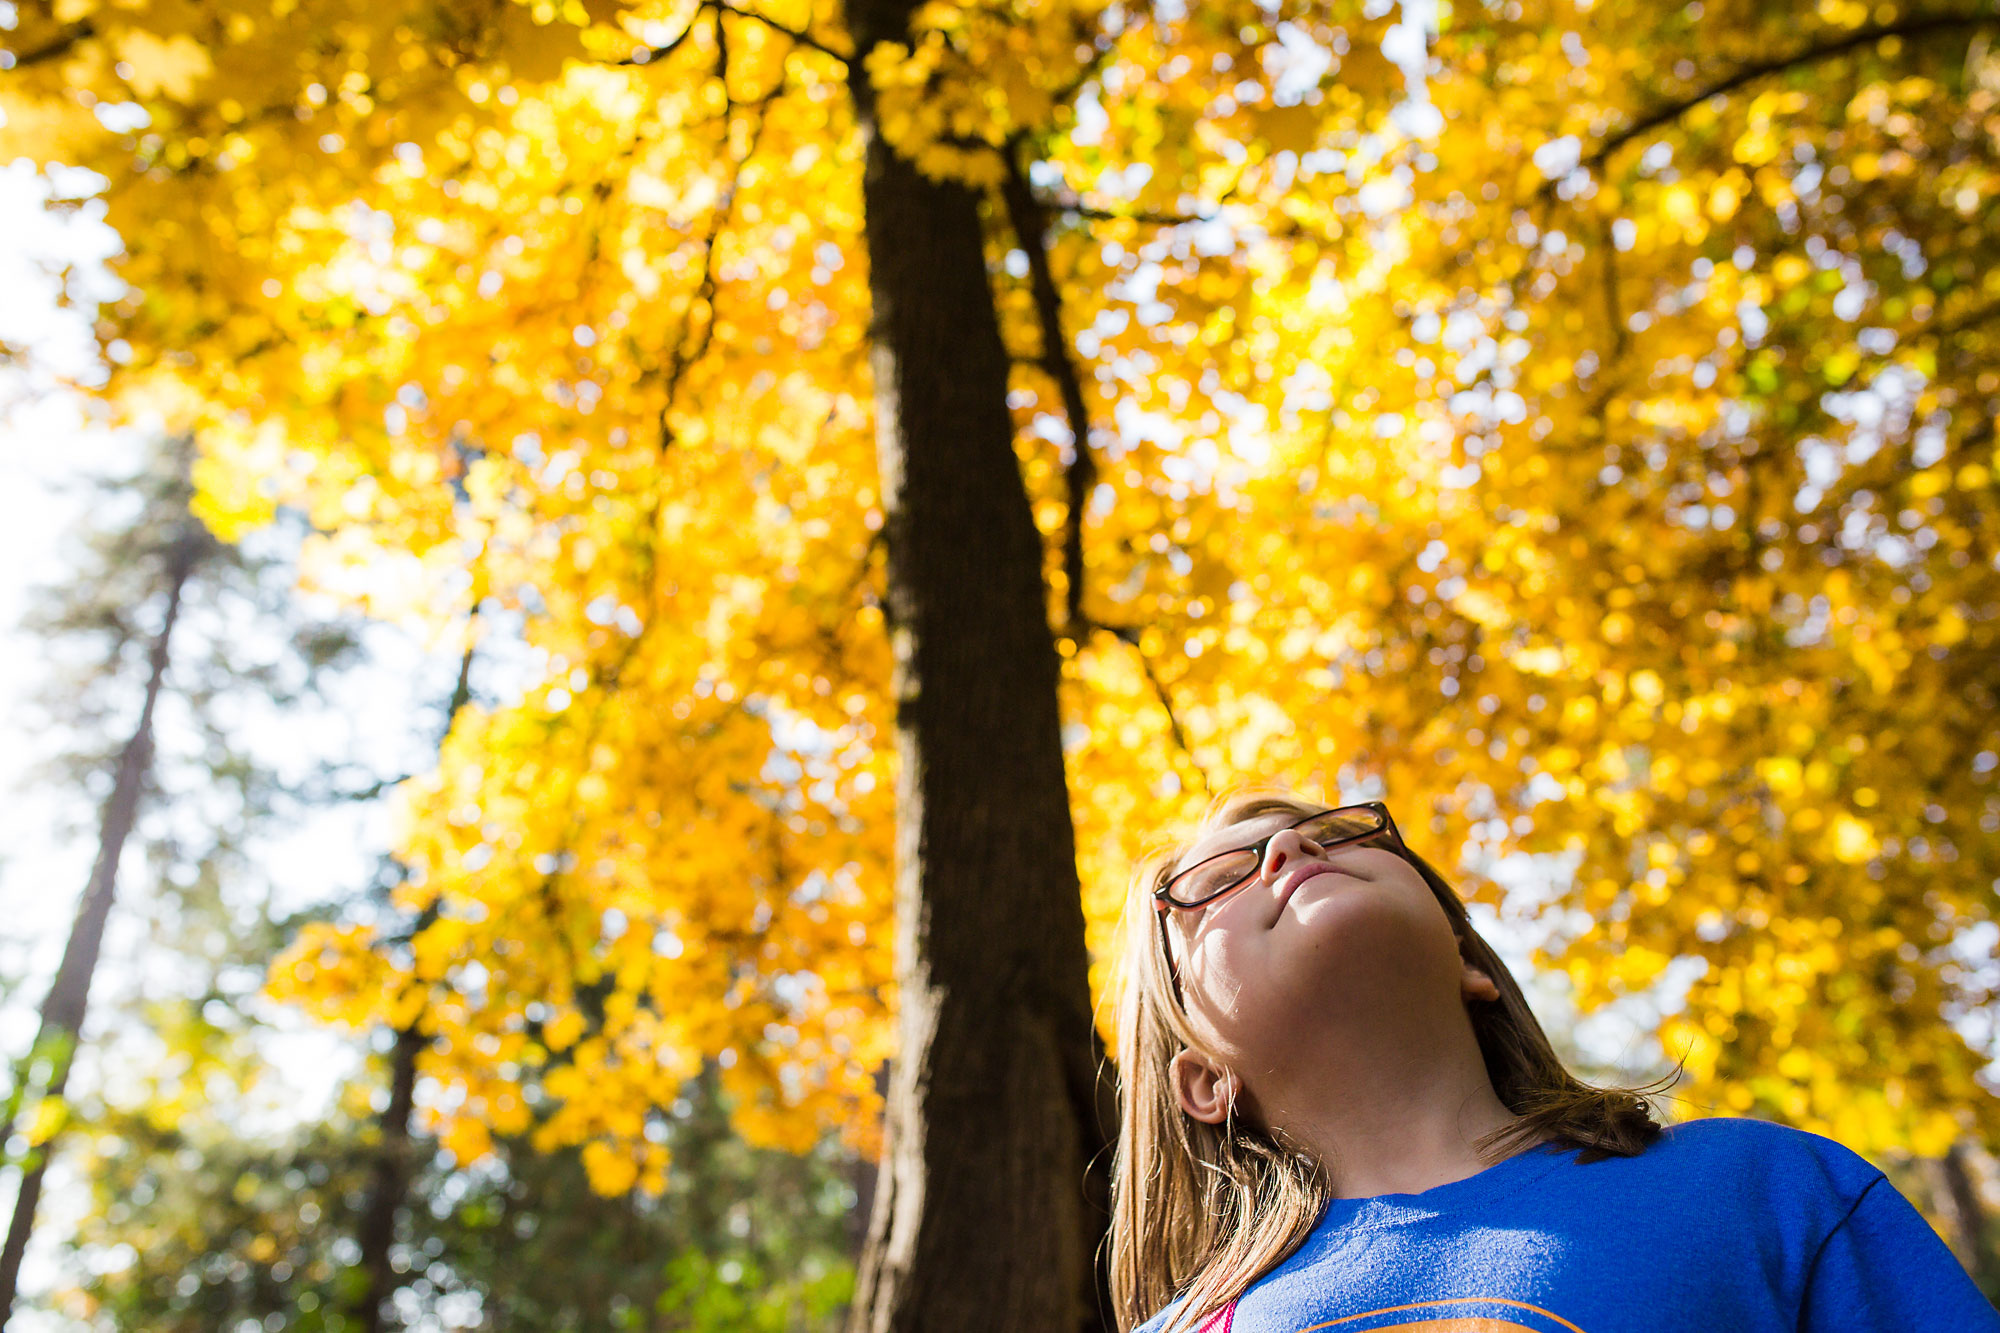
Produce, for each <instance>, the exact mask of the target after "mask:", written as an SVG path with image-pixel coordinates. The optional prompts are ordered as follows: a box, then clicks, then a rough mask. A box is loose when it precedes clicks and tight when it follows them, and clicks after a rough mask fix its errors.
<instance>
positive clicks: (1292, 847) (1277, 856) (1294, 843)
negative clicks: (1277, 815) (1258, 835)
mask: <svg viewBox="0 0 2000 1333" xmlns="http://www.w3.org/2000/svg"><path fill="white" fill-rule="evenodd" d="M1306 846H1307V843H1306V840H1305V839H1304V838H1302V837H1300V836H1299V831H1298V830H1297V829H1293V828H1288V829H1280V830H1278V832H1277V833H1276V835H1274V836H1273V837H1272V839H1271V841H1270V843H1269V844H1268V845H1266V846H1265V848H1264V867H1263V872H1262V873H1263V876H1264V878H1265V879H1270V878H1272V877H1274V876H1275V875H1276V874H1277V873H1278V872H1279V871H1280V870H1283V869H1284V868H1285V867H1286V866H1288V865H1290V864H1291V863H1292V862H1293V861H1294V860H1296V859H1297V858H1298V857H1300V856H1303V855H1305V849H1306Z"/></svg>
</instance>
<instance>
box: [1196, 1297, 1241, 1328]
mask: <svg viewBox="0 0 2000 1333" xmlns="http://www.w3.org/2000/svg"><path fill="white" fill-rule="evenodd" d="M1218 1319H1219V1320H1221V1321H1222V1322H1221V1323H1220V1324H1218V1323H1216V1320H1218ZM1235 1322H1236V1302H1235V1301H1231V1302H1230V1303H1229V1304H1227V1305H1225V1306H1223V1307H1222V1308H1221V1309H1220V1310H1217V1311H1216V1312H1215V1313H1214V1314H1212V1315H1210V1316H1209V1317H1208V1318H1207V1319H1205V1320H1203V1321H1202V1325H1201V1327H1200V1328H1199V1329H1197V1330H1196V1333H1229V1326H1230V1325H1231V1324H1233V1323H1235Z"/></svg>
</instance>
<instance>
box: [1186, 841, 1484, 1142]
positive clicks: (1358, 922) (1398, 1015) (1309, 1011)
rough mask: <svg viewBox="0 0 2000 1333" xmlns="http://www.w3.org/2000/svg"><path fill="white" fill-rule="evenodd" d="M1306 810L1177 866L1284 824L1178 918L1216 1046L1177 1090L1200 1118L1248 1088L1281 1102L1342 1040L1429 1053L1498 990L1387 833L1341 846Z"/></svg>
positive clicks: (1192, 1001) (1196, 1058)
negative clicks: (1303, 1066)
mask: <svg viewBox="0 0 2000 1333" xmlns="http://www.w3.org/2000/svg"><path fill="white" fill-rule="evenodd" d="M1297 818H1298V816H1297V815H1295V814H1291V813H1288V812H1285V811H1273V812H1271V813H1268V814H1261V815H1257V816H1255V817H1253V818H1250V819H1246V820H1244V821H1242V822H1241V823H1237V824H1232V825H1229V826H1227V827H1225V828H1221V829H1217V830H1215V831H1214V832H1212V833H1210V834H1207V835H1205V836H1204V837H1202V838H1201V839H1200V840H1199V841H1198V842H1196V843H1195V845H1194V846H1193V847H1191V848H1190V849H1189V850H1188V851H1187V852H1186V854H1184V855H1183V856H1182V857H1181V858H1180V859H1179V861H1177V862H1176V864H1175V866H1174V869H1175V870H1180V869H1183V868H1185V867H1187V866H1191V865H1193V864H1195V863H1196V862H1197V861H1200V860H1202V859H1203V858H1205V857H1208V856H1213V855H1215V854H1216V853H1218V852H1223V851H1227V850H1229V849H1230V848H1232V847H1242V846H1246V845H1248V844H1251V843H1254V842H1256V841H1257V840H1258V839H1259V838H1262V837H1264V836H1265V835H1266V834H1269V833H1271V832H1272V830H1274V829H1278V830H1281V831H1280V832H1278V833H1277V834H1276V836H1274V837H1272V839H1271V843H1270V846H1269V847H1268V848H1267V849H1266V851H1265V855H1264V860H1263V864H1262V865H1261V866H1260V867H1259V869H1258V872H1257V873H1256V874H1255V875H1253V876H1252V877H1251V878H1250V879H1249V880H1247V881H1245V882H1244V883H1243V884H1242V885H1240V886H1238V887H1237V888H1236V889H1234V890H1232V891H1230V892H1229V893H1228V894H1227V895H1225V896H1223V897H1221V898H1218V899H1215V900H1214V901H1212V902H1210V903H1208V904H1206V905H1205V906H1203V907H1199V908H1194V909H1190V910H1178V909H1177V910H1172V911H1170V912H1169V913H1168V920H1167V936H1168V940H1169V942H1170V951H1171V955H1172V960H1173V965H1174V968H1175V970H1176V972H1177V974H1178V976H1179V978H1180V986H1181V993H1182V995H1183V997H1184V999H1185V1002H1186V1008H1187V1013H1188V1017H1189V1019H1190V1020H1191V1021H1192V1023H1193V1025H1194V1027H1195V1029H1196V1031H1197V1032H1199V1033H1200V1034H1201V1035H1202V1036H1203V1038H1204V1044H1206V1045H1207V1046H1209V1047H1210V1048H1211V1049H1210V1050H1209V1051H1208V1052H1195V1051H1189V1052H1184V1053H1183V1054H1182V1056H1180V1057H1178V1058H1177V1060H1176V1083H1177V1091H1179V1093H1180V1094H1181V1102H1182V1105H1183V1107H1184V1109H1186V1110H1187V1111H1188V1113H1189V1114H1190V1115H1194V1116H1196V1118H1197V1119H1202V1120H1211V1121H1219V1120H1220V1119H1221V1117H1222V1115H1225V1114H1226V1113H1227V1111H1228V1105H1227V1103H1229V1102H1233V1101H1234V1100H1235V1098H1236V1096H1237V1094H1238V1092H1239V1091H1243V1090H1247V1091H1249V1092H1250V1093H1251V1094H1252V1095H1253V1098H1255V1099H1257V1100H1262V1101H1266V1102H1268V1101H1270V1100H1271V1098H1272V1097H1273V1096H1277V1097H1279V1098H1280V1099H1281V1094H1282V1088H1283V1087H1284V1085H1285V1084H1286V1082H1287V1077H1288V1073H1289V1072H1290V1071H1292V1070H1293V1069H1294V1068H1295V1067H1296V1066H1297V1065H1299V1064H1300V1063H1301V1062H1302V1061H1307V1060H1317V1059H1319V1058H1320V1057H1323V1056H1325V1055H1326V1054H1327V1053H1328V1051H1329V1049H1344V1050H1348V1051H1355V1050H1360V1049H1363V1048H1372V1047H1378V1046H1384V1045H1385V1044H1386V1046H1388V1047H1389V1048H1394V1047H1395V1046H1396V1045H1397V1044H1398V1040H1399V1037H1400V1038H1402V1039H1407V1042H1414V1043H1417V1045H1416V1047H1415V1048H1414V1049H1421V1043H1422V1042H1423V1040H1424V1034H1425V1032H1426V1031H1427V1030H1430V1029H1431V1028H1432V1027H1433V1025H1435V1024H1437V1023H1440V1022H1449V1021H1453V1020H1454V1018H1455V1020H1456V1021H1458V1022H1463V1021H1464V1014H1465V1010H1464V1002H1465V999H1466V998H1467V997H1471V996H1479V997H1482V998H1488V999H1491V998H1495V997H1497V995H1498V993H1499V992H1498V988H1497V987H1495V986H1494V984H1493V982H1492V979H1491V978H1489V977H1487V976H1486V974H1485V973H1484V972H1482V971H1480V970H1479V969H1477V968H1475V967H1472V966H1471V965H1470V964H1469V963H1466V962H1465V961H1464V959H1463V958H1462V956H1461V955H1460V952H1459V944H1458V937H1457V935H1456V934H1455V933H1454V932H1453V930H1452V925H1451V921H1450V919H1449V918H1448V917H1447V916H1446V915H1445V910H1444V907H1443V906H1442V904H1440V903H1439V902H1438V900H1437V898H1436V897H1435V896H1434V895H1433V894H1432V893H1431V889H1430V886H1429V885H1428V884H1427V883H1426V882H1425V881H1424V878H1423V876H1422V875H1420V874H1418V872H1417V869H1416V867H1415V866H1413V865H1411V864H1410V863H1409V862H1408V861H1406V860H1404V859H1403V857H1402V856H1400V855H1399V854H1397V852H1396V851H1394V850H1393V849H1392V848H1391V846H1389V845H1388V844H1387V843H1386V841H1385V840H1382V839H1377V840H1373V841H1369V842H1363V843H1348V844H1346V845H1345V846H1341V847H1337V848H1334V849H1333V850H1331V851H1328V850H1326V849H1324V848H1321V847H1320V846H1318V845H1317V844H1315V843H1312V842H1309V841H1307V840H1305V839H1304V838H1302V837H1300V836H1299V834H1298V832H1297V831H1296V830H1294V829H1290V828H1285V827H1284V826H1285V825H1288V824H1290V823H1292V822H1293V821H1294V820H1296V819H1297ZM1384 1039H1388V1040H1387V1042H1386V1043H1385V1040H1384ZM1183 1064H1186V1065H1188V1066H1189V1068H1187V1069H1182V1068H1180V1066H1182V1065H1183ZM1232 1077H1233V1078H1234V1079H1236V1080H1238V1081H1239V1082H1240V1084H1241V1087H1240V1088H1239V1087H1236V1086H1230V1085H1229V1080H1230V1078H1232ZM1191 1093H1192V1094H1193V1096H1192V1097H1191V1096H1190V1094H1191ZM1218 1100H1219V1101H1221V1102H1222V1103H1224V1104H1222V1105H1221V1106H1220V1107H1219V1109H1218V1107H1217V1106H1216V1105H1215V1103H1216V1102H1217V1101H1218ZM1191 1103H1192V1104H1191ZM1270 1109H1272V1110H1275V1109H1276V1108H1275V1107H1271V1108H1270ZM1210 1111H1217V1114H1214V1115H1211V1114H1209V1112H1210Z"/></svg>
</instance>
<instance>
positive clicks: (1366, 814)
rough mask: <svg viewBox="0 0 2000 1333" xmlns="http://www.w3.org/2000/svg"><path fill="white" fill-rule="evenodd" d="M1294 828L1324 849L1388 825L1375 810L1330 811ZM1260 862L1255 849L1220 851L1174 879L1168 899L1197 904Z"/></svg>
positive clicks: (1237, 879) (1251, 872) (1243, 877)
mask: <svg viewBox="0 0 2000 1333" xmlns="http://www.w3.org/2000/svg"><path fill="white" fill-rule="evenodd" d="M1293 827H1295V828H1296V829H1298V831H1299V836H1300V837H1301V838H1304V839H1305V840H1306V841H1307V842H1311V843H1316V844H1318V845H1319V846H1321V847H1325V846H1327V845H1328V844H1329V843H1337V842H1348V841H1351V840H1353V839H1355V838H1362V837H1366V836H1367V835H1369V834H1371V833H1380V832H1381V831H1382V830H1383V829H1385V828H1387V827H1388V822H1387V821H1386V820H1385V819H1383V817H1382V814H1381V812H1380V811H1376V810H1329V811H1328V812H1327V813H1325V814H1323V815H1317V816H1315V817H1314V818H1312V819H1309V820H1307V821H1305V822H1304V823H1302V824H1296V825H1294V826H1293ZM1261 861H1262V855H1261V853H1260V852H1259V851H1258V849H1257V848H1255V847H1239V848H1237V849H1236V850H1235V851H1230V852H1223V853H1222V854H1220V855H1218V856H1214V857H1211V858H1210V859H1208V860H1206V861H1203V862H1202V863H1201V864H1200V865H1198V866H1196V867H1194V868H1193V869H1192V870H1190V871H1188V872H1187V873H1186V874H1185V875H1183V876H1181V877H1180V879H1178V880H1176V881H1175V882H1174V886H1173V890H1172V892H1171V893H1170V894H1169V897H1170V898H1171V899H1172V901H1174V902H1178V903H1196V902H1200V901H1201V900H1202V899H1203V898H1210V897H1213V896H1214V895H1216V894H1218V893H1221V892H1222V891H1223V890H1224V889H1227V888H1230V887H1232V886H1233V885H1235V884H1236V883H1237V882H1238V881H1240V880H1245V879H1248V878H1249V877H1250V876H1251V875H1253V874H1255V873H1256V871H1257V867H1258V865H1259V864H1260V863H1261Z"/></svg>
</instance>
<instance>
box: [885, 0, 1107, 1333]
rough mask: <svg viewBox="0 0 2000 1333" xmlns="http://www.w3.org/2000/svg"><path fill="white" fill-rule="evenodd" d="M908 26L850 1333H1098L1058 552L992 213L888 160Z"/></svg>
mask: <svg viewBox="0 0 2000 1333" xmlns="http://www.w3.org/2000/svg"><path fill="white" fill-rule="evenodd" d="M911 8H912V4H911V3H910V0H857V3H855V4H854V5H853V6H852V7H851V10H850V16H851V19H852V24H853V31H854V34H855V37H856V46H857V48H858V49H859V51H860V53H861V55H860V56H858V57H857V58H856V60H855V62H854V66H853V67H854V69H855V74H854V76H853V86H854V95H855V99H856V105H857V107H858V109H859V111H860V113H861V121H862V126H863V134H864V137H865V138H866V140H867V160H866V167H865V171H866V175H865V179H864V186H863V190H864V202H865V206H866V211H867V230H868V252H869V263H870V266H871V267H870V284H871V290H872V295H873V301H874V318H873V329H872V334H873V344H874V346H873V363H874V372H875V394H876V416H877V441H878V449H879V453H880V460H881V477H882V492H883V495H882V505H883V510H884V512H885V516H886V525H885V536H886V538H887V541H888V557H889V576H888V610H889V621H890V633H891V636H892V641H893V644H894V649H895V686H894V688H895V697H896V710H897V711H896V741H897V754H898V758H899V761H900V772H899V775H898V779H897V792H896V797H897V831H896V878H895V892H896V911H897V922H898V925H897V941H896V943H897V979H898V990H899V997H900V1028H899V1045H898V1052H897V1057H896V1062H895V1066H894V1069H893V1071H892V1075H891V1079H890V1087H889V1099H888V1123H887V1147H886V1149H885V1154H884V1159H883V1163H882V1169H881V1172H880V1176H879V1180H878V1183H877V1188H876V1197H875V1204H874V1212H873V1215H872V1218H871V1221H870V1226H869V1238H868V1244H867V1247H866V1250H865V1252H864V1254H863V1256H862V1265H861V1272H860V1280H859V1286H858V1290H857V1292H856V1297H855V1305H854V1308H853V1312H852V1315H851V1318H850V1323H849V1327H850V1329H852V1330H854V1333H918V1331H919V1330H924V1331H926V1333H928V1331H929V1330H943V1329H954V1330H955V1329H968V1330H970V1329H1006V1330H1013V1329H1035V1330H1047V1331H1051V1333H1053V1331H1055V1330H1064V1331H1067V1330H1085V1329H1098V1328H1102V1327H1105V1326H1106V1325H1107V1324H1108V1322H1109V1314H1108V1311H1107V1310H1104V1309H1103V1308H1102V1307H1101V1304H1100V1301H1099V1299H1098V1294H1097V1293H1098V1287H1097V1282H1096V1279H1095V1277H1094V1264H1093V1254H1094V1251H1095V1249H1096V1246H1097V1242H1098V1239H1099V1237H1100V1236H1101V1235H1102V1234H1103V1228H1104V1223H1105V1216H1104V1214H1103V1212H1102V1210H1101V1206H1100V1202H1099V1201H1098V1200H1093V1199H1091V1198H1090V1197H1089V1196H1088V1194H1087V1189H1086V1181H1085V1176H1086V1171H1087V1170H1088V1169H1089V1168H1090V1167H1091V1166H1092V1165H1093V1164H1094V1162H1095V1159H1096V1158H1097V1157H1098V1155H1099V1153H1100V1151H1101V1149H1102V1147H1103V1145H1104V1143H1105V1136H1106V1133H1107V1132H1108V1130H1109V1123H1110V1122H1109V1121H1108V1120H1107V1119H1106V1118H1105V1117H1104V1115H1103V1114H1102V1112H1101V1110H1100V1108H1101V1107H1103V1106H1104V1105H1105V1101H1104V1099H1103V1096H1102V1085H1101V1084H1100V1080H1099V1062H1098V1060H1097V1058H1096V1046H1095V1042H1094V1036H1093V1031H1094V1030H1093V1027H1092V1023H1091V1014H1090V1001H1089V991H1088V985H1087V981H1086V968H1087V958H1086V955H1085V951H1084V945H1083V912H1082V905H1081V901H1080V895H1079V891H1078V884H1077V877H1076V858H1075V847H1074V836H1073V834H1072V831H1071V827H1070V813H1069V793H1068V788H1067V785H1066V783H1065V780H1064V773H1063V756H1062V743H1061V735H1060V725H1059V715H1058V707H1057V694H1056V690H1057V681H1058V665H1057V659H1056V653H1055V645H1054V642H1053V639H1052V637H1051V635H1050V633H1049V626H1048V617H1047V610H1046V605H1045V598H1046V592H1045V589H1044V586H1043V582H1042V554H1043V552H1042V539H1041V535H1040V533H1039V532H1038V531H1037V530H1036V527H1035V523H1034V518H1033V515H1032V513H1031V511H1030V508H1029V502H1028V496H1027V492H1026V489H1025V487H1024V485H1023V483H1022V480H1021V473H1020V467H1019V464H1018V462H1017V460H1016V458H1015V454H1014V442H1013V429H1012V423H1011V421H1010V420H1009V415H1008V411H1007V407H1006V393H1007V372H1008V361H1007V355H1006V351H1005V348H1004V346H1003V345H1002V343H1001V339H1000V332H999V327H998V322H997V319H996V316H995V313H994V305H993V297H992V292H991V290H990V288H989V286H988V282H987V274H986V262H985V254H984V249H983V245H982V235H981V224H980V216H979V200H978V198H977V196H976V195H974V194H972V193H971V192H969V191H967V190H966V189H964V188H962V187H960V186H957V185H951V184H940V183H938V182H936V181H932V180H929V179H927V178H925V177H924V176H923V175H922V174H921V173H919V172H918V171H917V169H916V168H915V167H914V166H912V165H911V164H910V163H909V162H907V161H905V160H903V159H901V158H899V157H898V156H897V155H896V154H895V153H894V152H893V151H891V149H890V148H889V146H888V145H887V144H885V143H883V142H882V140H881V139H880V137H879V136H878V135H877V134H875V133H874V126H873V120H872V116H873V106H872V96H871V94H870V89H869V87H868V84H867V76H866V74H865V72H864V70H865V66H864V64H863V59H864V58H865V55H866V53H867V52H868V51H869V50H870V49H872V47H873V46H874V45H875V44H876V43H878V42H881V41H885V40H896V39H900V38H903V37H905V36H906V34H907V30H908V18H909V13H910V10H911Z"/></svg>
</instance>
